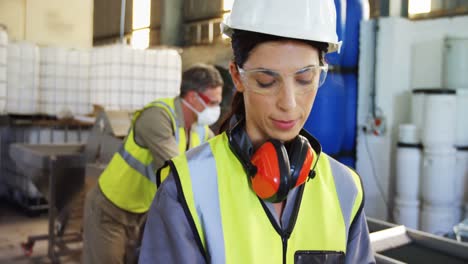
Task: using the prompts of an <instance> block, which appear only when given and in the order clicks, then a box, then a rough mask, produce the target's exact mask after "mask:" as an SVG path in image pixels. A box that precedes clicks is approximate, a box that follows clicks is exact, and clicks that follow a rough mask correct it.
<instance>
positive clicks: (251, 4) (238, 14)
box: [221, 0, 341, 52]
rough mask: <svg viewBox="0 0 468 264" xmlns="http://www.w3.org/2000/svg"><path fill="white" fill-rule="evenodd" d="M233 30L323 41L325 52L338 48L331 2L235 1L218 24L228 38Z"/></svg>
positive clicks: (328, 0) (313, 0)
mask: <svg viewBox="0 0 468 264" xmlns="http://www.w3.org/2000/svg"><path fill="white" fill-rule="evenodd" d="M233 29H241V30H247V31H253V32H259V33H264V34H269V35H276V36H281V37H287V38H295V39H304V40H312V41H319V42H325V43H328V52H334V51H337V50H339V48H340V46H341V42H340V41H338V36H337V35H336V10H335V3H334V1H333V0H288V1H286V0H236V1H234V5H233V7H232V10H231V14H230V15H229V16H228V17H227V18H226V20H225V21H224V22H223V23H222V24H221V31H222V32H223V33H224V34H226V35H227V36H229V37H231V36H232V32H233Z"/></svg>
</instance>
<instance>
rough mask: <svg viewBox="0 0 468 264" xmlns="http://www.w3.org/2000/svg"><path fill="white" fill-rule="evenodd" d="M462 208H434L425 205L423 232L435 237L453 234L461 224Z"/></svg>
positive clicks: (422, 212) (422, 216) (422, 222)
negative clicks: (456, 226) (455, 227)
mask: <svg viewBox="0 0 468 264" xmlns="http://www.w3.org/2000/svg"><path fill="white" fill-rule="evenodd" d="M460 218H461V207H460V206H458V205H455V206H454V205H449V206H433V205H427V204H424V203H423V206H422V210H421V225H420V227H421V230H422V231H425V232H429V233H432V234H435V235H441V236H442V235H444V234H447V233H449V232H452V230H453V226H455V225H456V224H458V223H459V222H460Z"/></svg>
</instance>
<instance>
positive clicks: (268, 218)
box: [160, 133, 363, 264]
mask: <svg viewBox="0 0 468 264" xmlns="http://www.w3.org/2000/svg"><path fill="white" fill-rule="evenodd" d="M208 143H209V144H204V145H202V146H200V147H199V148H197V151H196V152H191V151H189V152H187V153H184V154H182V155H179V156H177V157H175V158H173V159H172V160H171V161H170V163H169V165H168V166H167V167H165V168H163V169H162V170H161V171H160V177H161V179H162V180H164V179H165V178H166V177H167V175H168V174H169V172H171V173H172V175H173V176H174V178H175V181H176V185H177V186H178V188H179V193H181V194H183V198H184V199H183V201H182V206H184V207H185V209H186V210H187V211H189V212H190V214H189V217H188V218H189V219H188V222H189V223H191V226H192V227H193V230H194V233H195V238H196V240H197V241H198V243H199V247H200V248H201V250H202V251H203V252H205V255H206V256H208V257H207V258H208V259H209V261H210V262H211V263H269V264H270V263H295V258H300V257H310V256H311V255H314V254H324V253H325V254H328V257H329V258H330V257H331V256H333V258H334V259H337V260H344V255H345V254H346V246H347V241H348V234H349V229H350V225H351V223H352V222H353V220H354V218H355V216H356V215H357V213H358V211H359V208H360V207H361V206H362V203H363V190H362V186H361V183H360V179H359V176H358V175H357V174H356V173H355V172H354V171H352V170H351V169H349V168H347V167H345V166H344V165H342V164H340V163H338V162H337V161H335V160H333V159H331V158H329V157H328V156H327V155H325V154H322V155H321V156H320V158H319V160H318V163H317V166H316V169H315V171H316V176H315V178H314V179H313V180H310V181H307V182H306V183H305V184H304V185H302V186H300V187H298V188H299V190H298V193H297V198H298V200H296V204H295V205H294V207H295V209H293V213H292V214H291V218H290V222H291V223H290V226H288V227H287V228H284V229H281V228H279V226H278V225H277V224H276V226H275V223H276V222H275V221H274V218H273V216H272V215H271V213H270V212H269V210H268V209H267V208H266V207H265V205H264V204H262V202H261V201H260V199H259V198H258V197H257V195H256V194H255V193H254V191H253V190H252V188H251V187H250V186H249V181H250V180H249V179H248V177H247V174H246V173H245V171H244V169H243V166H242V164H241V163H240V161H239V160H238V158H237V157H236V155H235V154H234V153H233V152H232V150H231V148H230V147H229V142H228V137H227V135H226V133H223V134H221V135H219V136H217V137H215V138H213V139H211V140H209V141H208ZM312 257H313V256H312Z"/></svg>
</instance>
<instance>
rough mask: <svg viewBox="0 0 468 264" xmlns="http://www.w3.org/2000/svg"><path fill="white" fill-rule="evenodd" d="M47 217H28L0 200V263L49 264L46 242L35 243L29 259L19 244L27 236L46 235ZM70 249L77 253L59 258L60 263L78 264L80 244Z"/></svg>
mask: <svg viewBox="0 0 468 264" xmlns="http://www.w3.org/2000/svg"><path fill="white" fill-rule="evenodd" d="M47 217H48V216H47V213H45V214H41V215H39V216H34V217H29V216H27V215H26V214H25V213H24V212H22V211H21V210H20V209H19V208H18V207H16V206H14V205H12V204H10V203H7V202H4V201H2V200H0V263H5V264H6V263H8V264H10V263H11V264H19V263H21V264H23V263H24V264H26V263H51V261H50V259H49V258H48V257H47V248H48V242H47V241H46V240H41V241H37V242H36V243H35V244H34V247H33V252H32V254H31V255H30V256H29V257H28V256H25V254H24V251H23V249H22V248H21V243H22V242H25V241H27V239H28V236H34V235H43V234H47V231H48V218H47ZM71 247H73V249H76V250H77V251H78V253H75V254H74V255H69V256H63V257H61V258H60V262H61V263H80V249H81V243H74V244H72V245H71Z"/></svg>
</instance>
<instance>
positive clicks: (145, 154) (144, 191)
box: [99, 98, 209, 213]
mask: <svg viewBox="0 0 468 264" xmlns="http://www.w3.org/2000/svg"><path fill="white" fill-rule="evenodd" d="M150 107H161V108H162V109H164V110H165V111H167V113H168V114H169V116H170V117H171V120H172V124H173V130H174V136H175V138H176V142H178V146H179V152H180V153H183V152H185V150H186V146H187V140H186V138H185V130H184V126H183V124H182V125H180V124H179V121H178V120H179V119H178V118H177V117H176V115H175V106H174V98H168V99H159V100H156V101H154V102H152V103H150V104H148V105H147V106H145V107H144V108H143V109H142V110H140V111H138V112H136V113H135V115H134V117H133V119H132V127H131V128H130V132H129V134H128V135H127V137H126V139H125V141H124V143H123V145H122V146H121V148H120V149H119V151H118V152H116V153H115V154H114V156H113V157H112V160H111V161H110V163H109V165H108V166H107V167H106V169H105V170H104V172H103V173H102V174H101V176H100V177H99V187H100V188H101V191H102V192H103V194H104V196H106V198H107V199H109V200H110V201H111V202H112V203H113V204H114V205H116V206H117V207H119V208H121V209H124V210H126V211H129V212H133V213H144V212H146V211H148V210H149V207H150V205H151V202H152V201H153V198H154V195H155V194H156V170H155V168H153V156H152V155H151V152H150V151H149V150H148V149H147V148H143V147H141V146H139V145H138V144H137V143H136V142H135V131H134V125H135V121H136V120H137V119H138V117H139V116H140V114H141V112H142V111H143V110H145V109H147V108H150ZM154 125H155V126H157V125H158V124H154ZM192 130H193V129H192ZM208 131H209V128H208V126H204V127H200V129H198V131H191V135H190V147H195V146H197V145H200V144H201V143H202V142H204V141H206V140H207V137H208V135H209V134H208Z"/></svg>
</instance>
